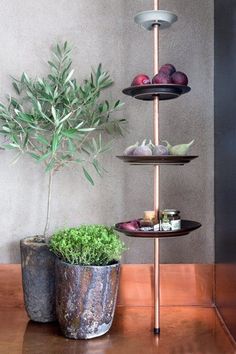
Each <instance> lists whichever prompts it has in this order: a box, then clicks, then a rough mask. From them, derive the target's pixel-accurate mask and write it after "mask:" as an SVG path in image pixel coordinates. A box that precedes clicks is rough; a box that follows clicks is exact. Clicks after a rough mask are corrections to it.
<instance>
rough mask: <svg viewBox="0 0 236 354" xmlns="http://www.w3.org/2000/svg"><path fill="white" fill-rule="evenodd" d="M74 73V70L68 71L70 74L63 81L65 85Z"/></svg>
mask: <svg viewBox="0 0 236 354" xmlns="http://www.w3.org/2000/svg"><path fill="white" fill-rule="evenodd" d="M74 71H75V70H74V69H72V70H71V71H70V73H69V74H68V76H67V78H66V79H65V81H64V83H65V84H66V83H67V82H68V81H69V80H70V78H71V76H72V75H73V74H74Z"/></svg>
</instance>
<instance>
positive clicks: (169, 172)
mask: <svg viewBox="0 0 236 354" xmlns="http://www.w3.org/2000/svg"><path fill="white" fill-rule="evenodd" d="M151 8H152V1H147V0H143V1H141V0H137V1H133V0H120V1H116V0H100V1H94V0H80V1H77V0H70V2H68V1H65V0H57V1H55V0H51V1H48V0H41V1H37V2H36V1H32V0H24V1H20V0H11V1H9V0H2V2H1V11H0V43H1V51H0V63H1V70H0V83H1V85H0V95H1V96H4V94H5V93H7V92H9V91H10V79H9V75H12V76H18V75H20V74H21V72H22V71H23V70H25V71H27V72H28V73H29V74H31V75H36V74H44V73H46V66H45V61H46V59H47V58H48V55H49V47H50V45H51V44H52V43H54V42H56V41H58V40H60V41H63V40H68V41H70V42H72V43H73V44H74V46H75V50H74V59H75V64H76V69H77V72H76V74H77V75H78V77H79V78H84V77H85V75H86V73H87V72H89V70H90V66H91V65H94V66H95V65H97V64H98V63H99V62H102V63H103V64H104V67H105V68H106V69H108V70H109V71H110V72H111V74H112V77H113V78H114V80H115V85H114V87H113V89H112V95H113V97H114V98H121V99H123V100H124V101H125V102H126V108H125V110H124V115H125V116H126V117H127V119H128V120H129V124H130V134H129V135H127V136H126V138H125V139H120V140H119V141H117V142H116V144H115V146H114V150H113V153H112V154H110V155H107V156H106V158H105V159H104V163H105V166H106V168H107V169H108V170H109V174H108V175H106V176H105V177H104V179H103V180H100V179H99V178H97V180H96V186H95V187H90V186H89V185H88V184H87V182H86V181H85V180H84V178H83V177H82V176H81V172H80V170H79V169H76V168H69V169H67V170H64V171H61V172H59V173H58V174H57V175H56V178H55V183H54V186H53V202H52V217H51V223H50V231H51V232H53V231H54V230H55V229H57V228H61V227H64V226H72V225H77V224H80V223H107V224H113V223H115V222H117V221H121V220H128V219H130V218H136V217H138V216H140V215H142V213H143V210H147V209H152V185H153V180H152V172H153V171H152V168H145V169H143V168H141V167H130V166H124V165H123V164H122V163H121V162H120V161H119V160H117V159H116V158H115V157H114V156H115V155H116V154H119V153H121V152H122V151H123V149H124V148H125V147H126V146H128V145H130V144H132V143H134V142H135V141H137V140H140V141H141V140H142V139H144V138H146V137H152V105H151V104H148V103H145V102H139V101H134V100H132V99H130V98H129V97H125V96H123V95H122V94H121V89H122V88H123V87H126V86H129V84H130V82H131V80H132V77H133V76H134V75H135V74H137V73H139V72H146V73H149V74H150V75H151V73H152V58H153V54H152V36H151V34H150V33H148V32H146V31H144V30H142V29H140V28H139V27H137V26H136V25H135V24H134V23H133V16H134V15H135V14H136V13H137V12H138V11H142V10H145V9H151ZM161 8H162V9H167V10H173V11H174V12H176V13H177V14H178V16H179V22H178V23H176V24H175V25H174V26H173V27H172V28H171V29H170V30H167V31H165V32H162V33H161V36H160V38H161V58H160V59H161V63H165V62H172V63H173V64H175V65H176V66H177V68H178V69H179V70H182V71H185V72H186V73H188V74H189V79H190V85H191V87H192V92H191V93H190V94H188V95H186V96H184V97H182V98H180V99H179V100H174V101H171V102H163V103H162V104H161V132H162V133H161V137H162V138H163V139H164V138H165V139H167V140H170V141H171V142H172V143H173V144H175V143H181V142H187V141H190V140H191V139H192V138H195V140H196V143H195V146H194V148H193V149H192V152H193V153H196V154H199V155H200V158H199V159H198V160H197V161H196V162H193V163H192V164H190V165H189V166H185V167H176V168H175V167H165V168H163V169H162V173H161V176H162V182H163V184H162V207H174V208H178V209H180V210H181V214H182V217H185V218H189V219H193V220H198V221H201V222H202V224H203V227H202V228H201V229H200V230H199V231H197V232H195V233H193V234H192V235H191V236H189V237H186V238H183V239H176V240H174V239H173V240H165V241H163V242H162V245H161V246H162V249H161V260H162V262H167V263H175V262H176V263H178V262H180V263H182V262H183V263H184V262H188V263H191V262H212V261H213V258H214V252H213V242H214V235H213V222H214V219H213V166H214V165H213V30H214V28H213V0H204V1H203V0H194V1H193V0H192V1H189V0H179V1H171V0H165V1H161ZM12 158H13V154H12V153H10V152H2V151H1V152H0V186H1V188H0V209H1V217H0V226H1V239H0V246H1V247H0V262H19V260H20V258H19V247H18V243H19V240H20V239H21V238H23V237H25V236H28V235H33V234H40V233H42V231H43V227H44V221H45V217H46V215H45V212H46V211H45V206H46V196H47V195H46V187H47V177H46V176H45V175H44V172H43V170H42V168H41V167H40V166H38V165H36V164H35V163H34V162H33V161H31V160H30V159H29V158H23V159H22V160H21V161H19V162H18V163H17V164H16V165H11V164H10V162H11V160H12ZM125 241H126V243H127V244H128V246H129V247H130V250H129V252H127V254H126V255H125V257H124V262H127V263H129V262H134V263H150V262H152V260H153V256H152V254H153V242H152V241H150V240H133V239H128V238H125Z"/></svg>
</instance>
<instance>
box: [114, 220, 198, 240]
mask: <svg viewBox="0 0 236 354" xmlns="http://www.w3.org/2000/svg"><path fill="white" fill-rule="evenodd" d="M130 221H132V220H130ZM125 222H129V221H123V222H119V223H117V224H115V226H114V229H115V230H116V231H117V232H120V233H122V234H124V235H126V236H129V237H134V238H173V237H181V236H186V235H188V234H190V233H191V232H193V231H195V230H197V229H199V228H200V227H201V226H202V225H201V223H199V222H198V221H193V220H186V219H183V220H181V222H182V223H183V222H187V223H192V224H194V225H193V226H192V227H190V226H189V227H186V228H184V229H181V230H177V231H156V232H154V231H129V230H124V229H120V228H119V227H118V225H120V224H122V223H125Z"/></svg>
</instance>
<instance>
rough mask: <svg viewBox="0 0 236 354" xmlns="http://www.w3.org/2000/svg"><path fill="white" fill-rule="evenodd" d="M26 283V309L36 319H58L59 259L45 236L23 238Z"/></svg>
mask: <svg viewBox="0 0 236 354" xmlns="http://www.w3.org/2000/svg"><path fill="white" fill-rule="evenodd" d="M20 249H21V269H22V284H23V291H24V302H25V309H26V311H27V314H28V316H29V318H30V319H31V320H33V321H36V322H44V323H45V322H52V321H55V320H56V303H55V259H56V257H55V256H54V255H53V254H52V253H51V252H50V251H49V249H48V246H47V244H46V243H45V240H44V238H42V237H39V236H36V237H27V238H25V239H23V240H21V241H20Z"/></svg>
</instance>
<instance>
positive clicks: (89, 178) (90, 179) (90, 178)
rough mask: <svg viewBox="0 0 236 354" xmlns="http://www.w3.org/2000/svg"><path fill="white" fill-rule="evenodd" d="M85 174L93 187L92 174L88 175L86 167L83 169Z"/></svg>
mask: <svg viewBox="0 0 236 354" xmlns="http://www.w3.org/2000/svg"><path fill="white" fill-rule="evenodd" d="M83 172H84V175H85V177H86V179H87V180H88V181H89V183H91V184H92V186H94V181H93V179H92V177H91V176H90V174H89V173H88V171H87V170H86V169H85V168H84V167H83Z"/></svg>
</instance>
